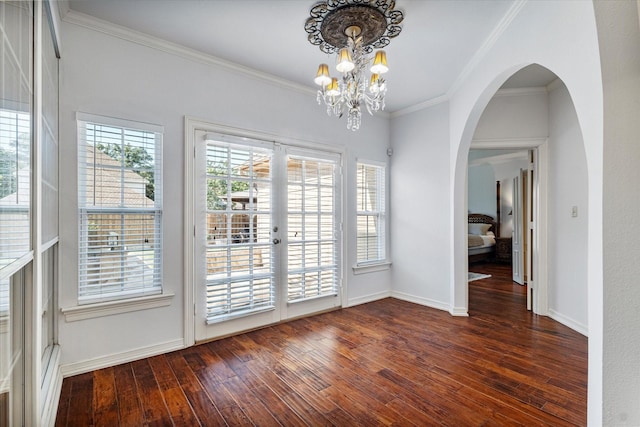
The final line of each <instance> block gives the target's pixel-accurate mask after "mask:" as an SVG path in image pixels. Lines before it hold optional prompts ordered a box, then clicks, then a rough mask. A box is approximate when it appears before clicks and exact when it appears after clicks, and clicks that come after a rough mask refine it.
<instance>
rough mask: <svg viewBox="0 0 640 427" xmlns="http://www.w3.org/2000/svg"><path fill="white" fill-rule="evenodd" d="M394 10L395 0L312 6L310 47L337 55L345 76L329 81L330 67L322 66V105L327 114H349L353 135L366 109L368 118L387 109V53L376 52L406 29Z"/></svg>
mask: <svg viewBox="0 0 640 427" xmlns="http://www.w3.org/2000/svg"><path fill="white" fill-rule="evenodd" d="M394 7H395V1H394V0H326V1H323V2H321V3H318V4H316V5H315V6H313V7H312V8H311V17H309V18H308V19H307V22H306V23H305V26H304V28H305V30H306V31H307V33H308V34H309V37H308V39H309V42H310V43H311V44H313V45H316V46H319V47H320V50H321V51H323V52H324V53H327V54H333V53H337V55H336V70H337V71H338V72H340V73H341V74H342V77H341V78H340V79H338V78H336V77H331V76H330V75H329V66H328V65H327V64H320V66H319V67H318V72H317V74H316V78H315V79H314V81H315V83H316V84H317V85H319V86H320V89H319V90H318V97H317V98H318V104H320V105H322V103H323V102H324V104H325V105H326V107H327V114H328V115H329V116H331V115H332V114H333V115H335V116H337V117H342V116H343V115H344V114H345V113H346V114H347V128H348V129H351V130H353V131H355V130H358V129H359V128H360V123H361V121H362V113H361V106H362V105H364V106H365V107H366V109H367V111H368V112H369V114H373V112H374V111H378V110H384V97H385V95H386V93H387V81H386V80H385V78H384V77H383V75H384V73H386V72H387V71H388V70H389V68H388V67H387V55H386V53H385V51H383V50H378V51H376V52H375V55H372V53H373V51H374V49H380V48H383V47H385V46H387V45H388V44H389V43H390V42H391V39H392V38H393V37H396V36H397V35H398V34H400V31H402V27H401V26H400V25H399V24H400V23H401V22H402V20H403V19H404V16H403V14H402V12H401V11H399V10H394ZM372 57H373V61H372ZM368 72H370V73H371V74H370V76H368V75H367V73H368Z"/></svg>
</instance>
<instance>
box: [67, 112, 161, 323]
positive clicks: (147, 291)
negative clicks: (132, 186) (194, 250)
mask: <svg viewBox="0 0 640 427" xmlns="http://www.w3.org/2000/svg"><path fill="white" fill-rule="evenodd" d="M76 121H77V136H78V162H77V164H78V211H77V212H78V261H79V262H78V290H77V300H78V310H79V311H80V312H82V313H83V314H86V313H84V312H85V310H82V308H83V307H84V308H86V307H88V306H100V307H101V310H100V311H103V308H102V307H103V306H105V305H106V306H108V307H110V306H113V305H114V304H121V303H122V302H123V301H124V302H128V301H129V302H130V301H134V300H144V301H146V300H148V299H150V298H151V299H152V300H153V299H155V297H157V296H158V295H159V296H160V299H161V300H164V298H162V297H163V296H166V295H164V294H163V292H164V290H163V280H162V253H163V239H162V235H163V233H162V228H163V225H162V217H163V203H162V191H163V185H162V146H163V134H164V128H163V127H162V126H159V125H154V124H149V123H142V122H135V121H130V120H124V119H117V118H112V117H105V116H98V115H93V114H86V113H81V112H78V113H77V114H76ZM87 125H97V126H107V127H113V128H117V129H120V130H121V131H126V130H132V131H135V132H147V133H153V134H154V140H153V143H152V144H153V150H154V158H153V174H154V179H153V185H154V200H153V206H150V207H149V206H144V207H138V206H136V207H131V206H126V203H125V204H124V206H122V205H121V206H117V207H113V206H95V205H92V204H91V203H90V202H89V201H88V200H87V198H86V194H85V192H86V186H85V184H86V173H87V172H88V170H89V168H88V167H87V165H86V163H85V160H86V156H85V155H84V154H83V153H82V149H83V145H82V144H84V143H85V142H86V141H87V137H86V136H87V134H86V132H87ZM126 141H127V140H126V139H124V138H123V142H122V143H123V144H126ZM116 161H117V160H116ZM120 164H121V165H122V166H121V168H122V170H128V169H130V167H127V166H126V165H124V159H123V161H122V162H120ZM92 169H93V168H92ZM121 179H125V178H121ZM118 185H119V186H120V187H121V191H124V187H125V182H124V181H122V182H118ZM90 215H116V216H119V217H120V218H121V219H122V221H124V218H127V217H129V216H131V215H134V216H138V215H144V216H147V215H150V216H151V217H152V221H153V243H152V246H153V250H152V253H153V268H152V270H153V279H152V285H151V286H150V287H148V286H146V285H144V284H143V285H142V286H139V287H137V288H136V289H133V290H126V289H123V290H121V291H116V292H98V293H95V294H92V293H89V294H85V295H83V290H84V291H86V290H87V289H86V286H88V285H86V284H85V289H83V282H85V281H87V280H86V275H87V270H88V268H87V263H88V262H87V257H88V254H89V250H88V249H87V250H86V251H83V249H82V248H88V247H89V246H88V244H89V227H90V224H89V220H88V218H89V216H90ZM147 221H148V219H147ZM127 235H128V234H126V233H124V234H123V235H122V236H121V238H122V240H121V241H122V242H124V241H125V236H127ZM122 246H123V248H124V244H122ZM125 251H126V248H125V249H122V256H121V257H123V256H125ZM125 268H126V267H124V264H123V266H122V267H120V268H119V270H118V273H117V274H118V275H119V276H120V277H122V278H124V277H126V274H127V273H126V271H125ZM83 277H84V279H83ZM123 281H124V279H123ZM122 285H124V283H123V284H122ZM125 305H126V306H128V307H130V308H134V309H135V304H133V305H132V304H125ZM162 305H164V303H163V304H162ZM110 310H113V308H110ZM67 311H68V312H70V313H69V314H70V315H71V316H73V315H74V314H73V312H74V311H76V310H74V309H67V310H63V312H67ZM124 311H125V312H126V311H131V310H130V309H124ZM74 320H75V319H74ZM78 320H79V319H78Z"/></svg>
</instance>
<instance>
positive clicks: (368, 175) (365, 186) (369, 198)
mask: <svg viewBox="0 0 640 427" xmlns="http://www.w3.org/2000/svg"><path fill="white" fill-rule="evenodd" d="M356 184H357V207H356V212H357V214H356V215H357V237H356V238H357V263H358V265H366V264H372V263H380V262H384V261H385V260H386V241H385V230H386V214H385V167H384V166H383V165H379V164H374V163H369V162H366V163H365V162H359V163H357V176H356Z"/></svg>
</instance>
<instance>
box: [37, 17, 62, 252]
mask: <svg viewBox="0 0 640 427" xmlns="http://www.w3.org/2000/svg"><path fill="white" fill-rule="evenodd" d="M45 7H46V6H43V8H42V23H43V29H42V41H43V43H42V146H41V158H42V211H43V212H46V215H43V216H42V242H43V243H46V242H48V241H50V240H52V239H54V238H55V237H56V236H57V235H58V58H57V57H56V53H55V49H54V44H53V38H52V31H51V28H50V27H49V20H48V18H47V14H46V11H45Z"/></svg>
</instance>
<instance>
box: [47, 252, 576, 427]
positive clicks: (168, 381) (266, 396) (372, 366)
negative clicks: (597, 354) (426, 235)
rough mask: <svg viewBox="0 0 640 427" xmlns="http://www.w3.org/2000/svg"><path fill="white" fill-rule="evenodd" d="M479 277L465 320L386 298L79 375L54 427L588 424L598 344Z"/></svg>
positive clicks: (506, 286) (486, 269)
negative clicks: (593, 346)
mask: <svg viewBox="0 0 640 427" xmlns="http://www.w3.org/2000/svg"><path fill="white" fill-rule="evenodd" d="M471 270H472V271H474V272H479V273H489V274H492V277H491V278H489V279H483V280H478V281H474V282H471V284H470V289H469V306H470V310H469V314H470V316H469V317H468V318H466V317H451V316H450V315H449V313H447V312H443V311H439V310H434V309H430V308H426V307H423V306H420V305H417V304H412V303H409V302H405V301H400V300H397V299H391V298H387V299H384V300H381V301H376V302H372V303H369V304H363V305H359V306H356V307H352V308H347V309H343V310H338V311H334V312H331V313H326V314H322V315H318V316H314V317H310V318H306V319H301V320H296V321H293V322H289V323H285V324H281V325H277V326H273V327H269V328H265V329H261V330H258V331H253V332H249V333H246V334H242V335H238V336H235V337H232V338H227V339H223V340H219V341H215V342H211V343H208V344H203V345H199V346H195V347H191V348H187V349H184V350H181V351H176V352H173V353H169V354H165V355H161V356H156V357H152V358H149V359H144V360H139V361H136V362H132V363H127V364H123V365H120V366H115V367H112V368H107V369H101V370H98V371H95V372H90V373H87V374H82V375H77V376H75V377H70V378H66V379H65V380H64V382H63V385H62V395H61V397H60V405H59V408H58V416H57V421H56V425H57V426H118V425H121V426H141V425H158V426H165V425H176V426H197V425H203V426H209V425H212V426H216V425H229V426H235V425H259V426H277V425H282V426H304V425H309V426H325V425H336V426H354V425H362V426H374V425H417V426H428V425H449V426H498V425H500V426H505V425H507V426H512V425H525V426H533V425H550V426H568V425H586V400H587V339H586V338H585V337H584V336H582V335H580V334H578V333H576V332H574V331H572V330H571V329H569V328H567V327H565V326H563V325H561V324H559V323H557V322H554V321H552V320H550V319H548V318H545V317H541V316H536V315H533V314H531V313H529V312H527V311H526V310H525V300H524V298H525V293H524V288H523V287H521V286H519V285H517V284H514V283H512V282H511V278H510V276H511V270H510V268H509V266H497V265H491V264H479V265H472V266H471Z"/></svg>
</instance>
